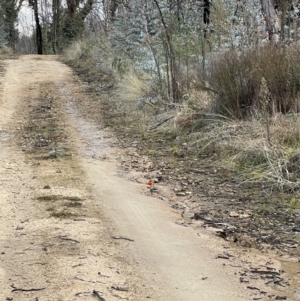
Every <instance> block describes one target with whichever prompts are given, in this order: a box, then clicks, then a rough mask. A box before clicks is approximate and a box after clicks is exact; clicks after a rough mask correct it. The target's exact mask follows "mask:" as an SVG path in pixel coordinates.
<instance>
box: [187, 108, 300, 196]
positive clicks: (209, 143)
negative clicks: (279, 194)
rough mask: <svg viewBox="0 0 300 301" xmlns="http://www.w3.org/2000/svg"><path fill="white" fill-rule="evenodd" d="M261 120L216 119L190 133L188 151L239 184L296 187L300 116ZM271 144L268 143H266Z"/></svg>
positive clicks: (299, 168) (299, 184)
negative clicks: (234, 176) (232, 175)
mask: <svg viewBox="0 0 300 301" xmlns="http://www.w3.org/2000/svg"><path fill="white" fill-rule="evenodd" d="M269 135H270V137H269V138H270V139H269V138H268V134H267V130H266V124H265V122H264V121H263V120H249V121H242V120H234V121H233V120H230V119H223V120H222V119H219V120H218V121H216V122H213V123H210V124H208V125H206V126H205V127H203V128H202V130H201V131H199V132H195V133H192V134H190V137H189V140H190V141H194V142H193V143H192V145H191V147H192V149H193V150H195V151H197V153H198V154H199V155H205V156H208V157H209V158H210V159H213V161H214V162H215V164H216V166H218V167H220V168H226V169H230V170H232V171H234V172H235V174H237V175H238V176H239V178H240V180H241V181H255V182H256V181H261V182H262V183H264V185H266V186H269V187H270V188H275V187H276V188H278V189H280V190H296V189H299V188H300V116H299V115H298V114H289V115H282V114H276V115H275V116H274V117H273V118H272V119H271V120H270V124H269ZM269 141H270V142H271V143H270V142H269Z"/></svg>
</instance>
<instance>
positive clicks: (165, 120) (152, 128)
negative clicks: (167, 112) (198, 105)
mask: <svg viewBox="0 0 300 301" xmlns="http://www.w3.org/2000/svg"><path fill="white" fill-rule="evenodd" d="M174 117H175V116H171V117H168V118H166V119H164V120H163V121H161V122H159V123H158V124H156V125H154V126H152V127H151V128H150V129H149V131H152V130H154V129H156V128H158V127H159V126H160V125H162V124H164V123H165V122H167V121H168V120H170V119H172V118H174Z"/></svg>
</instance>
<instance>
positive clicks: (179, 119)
mask: <svg viewBox="0 0 300 301" xmlns="http://www.w3.org/2000/svg"><path fill="white" fill-rule="evenodd" d="M299 54H300V49H299V48H298V47H296V46H285V47H280V46H272V45H268V46H265V47H260V48H257V49H255V50H247V51H243V52H237V51H233V50H230V51H228V52H226V53H223V54H219V55H217V56H216V55H215V56H214V58H212V59H211V61H210V63H209V64H208V65H207V67H206V70H205V76H204V75H203V73H199V72H198V73H199V74H198V76H195V77H194V78H193V79H192V80H191V83H190V90H189V91H184V92H185V93H181V95H182V98H181V101H180V102H179V103H178V102H177V103H174V102H172V101H171V100H170V99H166V98H165V97H164V95H163V93H161V91H159V89H158V86H159V85H158V83H157V77H156V76H155V74H154V75H153V74H149V73H146V72H145V71H142V70H141V69H140V68H139V67H138V66H137V64H135V63H134V62H133V61H130V60H129V59H126V58H122V57H118V58H117V57H116V54H115V53H114V51H113V49H112V47H111V45H110V43H109V42H108V41H107V40H105V39H92V40H84V41H81V42H76V43H75V44H73V45H72V46H71V47H70V48H69V49H68V50H67V51H66V52H65V54H64V60H65V61H66V62H67V63H68V64H70V65H72V67H73V68H74V69H75V70H80V73H81V74H84V78H85V81H87V82H88V83H89V84H90V87H91V88H90V89H92V90H93V91H94V92H96V94H97V95H98V96H99V100H100V101H101V104H102V112H101V113H102V114H104V115H106V116H107V117H108V118H110V122H109V123H110V124H113V125H114V126H117V127H119V128H122V127H123V128H126V129H128V130H129V131H131V132H132V133H136V132H139V133H140V134H141V137H143V139H146V138H147V137H149V136H151V135H152V133H153V132H155V131H156V132H164V133H165V134H166V135H168V137H169V138H170V139H173V140H174V151H173V153H174V154H175V155H178V154H181V155H183V156H184V155H186V154H189V155H193V156H198V157H201V158H202V160H209V161H210V162H213V163H212V164H213V165H214V166H216V167H217V168H222V169H227V170H229V171H230V172H231V173H232V174H234V176H235V177H236V178H238V179H239V181H250V182H251V181H253V182H255V183H257V182H261V183H262V186H263V187H264V188H265V187H267V188H268V189H269V190H270V191H275V190H281V191H286V192H295V191H297V190H298V189H299V188H300V180H299V175H300V167H299V166H300V119H299V115H298V110H299V99H300V98H299V91H300V80H299V78H300V55H299ZM199 70H200V69H199ZM199 70H198V71H199ZM194 74H196V72H194ZM99 114H100V112H99ZM203 158H204V159H203Z"/></svg>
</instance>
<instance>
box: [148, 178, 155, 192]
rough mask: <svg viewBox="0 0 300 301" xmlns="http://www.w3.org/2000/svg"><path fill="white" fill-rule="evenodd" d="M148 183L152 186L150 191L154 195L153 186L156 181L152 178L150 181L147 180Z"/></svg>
mask: <svg viewBox="0 0 300 301" xmlns="http://www.w3.org/2000/svg"><path fill="white" fill-rule="evenodd" d="M147 185H148V186H150V187H149V188H150V193H151V195H152V194H153V190H154V187H153V185H154V182H153V181H152V180H149V181H148V182H147Z"/></svg>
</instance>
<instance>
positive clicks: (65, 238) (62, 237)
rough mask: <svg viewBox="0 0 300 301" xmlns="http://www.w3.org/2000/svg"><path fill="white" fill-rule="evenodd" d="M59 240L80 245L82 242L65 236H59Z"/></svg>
mask: <svg viewBox="0 0 300 301" xmlns="http://www.w3.org/2000/svg"><path fill="white" fill-rule="evenodd" d="M59 238H60V239H61V240H69V241H73V242H76V243H78V244H79V243H80V241H78V240H76V239H73V238H69V237H64V236H59Z"/></svg>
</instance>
